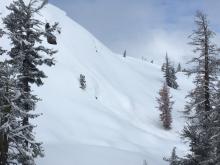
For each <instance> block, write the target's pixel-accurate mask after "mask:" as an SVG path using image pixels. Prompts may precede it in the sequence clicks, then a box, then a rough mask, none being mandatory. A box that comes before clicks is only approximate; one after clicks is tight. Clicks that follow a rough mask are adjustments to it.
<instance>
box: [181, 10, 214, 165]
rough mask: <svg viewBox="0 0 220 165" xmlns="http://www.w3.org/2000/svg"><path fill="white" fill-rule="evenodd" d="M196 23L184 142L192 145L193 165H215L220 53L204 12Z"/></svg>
mask: <svg viewBox="0 0 220 165" xmlns="http://www.w3.org/2000/svg"><path fill="white" fill-rule="evenodd" d="M195 23H196V25H197V29H196V30H194V32H193V34H192V35H191V36H190V37H191V39H192V42H190V44H191V45H193V46H195V49H194V52H196V53H197V54H198V56H197V57H194V58H193V59H192V60H191V61H190V62H192V63H195V67H194V68H192V69H191V70H189V71H188V73H189V74H193V73H194V74H196V77H195V80H194V84H195V86H196V87H195V89H193V90H192V91H191V92H190V93H189V95H188V98H190V101H189V102H188V104H187V105H186V107H185V109H186V113H187V114H188V119H189V122H188V125H187V126H185V128H184V130H183V134H182V136H183V138H185V139H187V140H188V141H189V146H190V151H191V152H190V153H189V154H188V155H187V158H186V159H185V160H184V162H185V164H190V165H200V164H201V165H203V164H204V165H214V164H215V163H213V157H212V152H213V145H212V139H213V136H215V135H214V132H213V120H212V116H213V112H214V111H213V107H214V106H215V97H214V95H215V93H216V92H215V86H216V85H215V84H216V81H217V77H216V72H217V69H218V66H217V61H218V60H217V59H216V55H217V53H218V49H217V48H216V46H215V44H213V43H212V41H211V39H212V38H213V36H214V32H213V31H211V30H210V28H209V24H208V21H207V17H206V15H205V14H203V13H202V12H197V14H196V18H195Z"/></svg>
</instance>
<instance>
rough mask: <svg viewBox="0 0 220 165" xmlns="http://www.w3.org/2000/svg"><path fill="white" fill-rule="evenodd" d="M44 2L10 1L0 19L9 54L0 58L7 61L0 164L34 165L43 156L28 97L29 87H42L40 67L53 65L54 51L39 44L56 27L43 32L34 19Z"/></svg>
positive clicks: (2, 75) (0, 83) (1, 82)
mask: <svg viewBox="0 0 220 165" xmlns="http://www.w3.org/2000/svg"><path fill="white" fill-rule="evenodd" d="M46 3H47V1H46V0H44V1H42V0H30V1H29V2H28V3H25V2H24V1H23V0H16V1H13V2H12V3H11V4H10V5H9V6H7V9H8V10H9V14H8V15H7V16H6V17H5V18H3V24H4V26H5V30H4V32H3V31H2V30H0V36H1V35H2V34H4V35H6V36H7V37H8V38H9V39H10V42H11V44H10V46H11V47H10V50H7V51H3V50H2V49H1V48H0V54H4V55H7V56H8V57H7V58H6V59H7V60H6V59H5V60H4V61H1V62H0V164H1V165H6V164H18V163H19V164H23V165H34V164H35V158H36V157H38V156H43V149H42V146H41V142H37V141H36V140H35V134H34V132H33V129H34V127H35V126H34V125H33V124H32V123H31V121H32V120H33V119H34V118H36V117H38V116H39V114H36V113H34V110H35V107H36V103H37V102H38V101H39V98H38V97H37V96H36V95H34V94H33V93H32V88H31V84H36V85H37V86H41V85H43V81H42V79H43V78H46V75H45V73H44V72H43V71H42V70H40V69H39V66H41V65H48V66H52V65H54V59H53V58H52V57H51V56H52V55H53V54H54V53H56V51H54V50H52V49H50V48H47V47H45V46H44V45H43V44H42V37H46V38H48V36H49V35H52V32H54V31H55V30H56V29H57V25H58V24H57V23H55V24H54V25H53V26H51V27H49V29H46V30H45V29H44V28H43V27H44V25H45V23H44V22H42V21H40V20H38V19H35V16H36V14H38V13H39V11H40V10H41V9H42V8H43V7H44V6H45V5H46Z"/></svg>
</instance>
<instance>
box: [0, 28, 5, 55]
mask: <svg viewBox="0 0 220 165" xmlns="http://www.w3.org/2000/svg"><path fill="white" fill-rule="evenodd" d="M3 34H4V32H3V30H2V29H0V38H1V37H2V36H3ZM4 52H5V50H3V49H2V48H1V47H0V56H1V55H2V54H3V53H4Z"/></svg>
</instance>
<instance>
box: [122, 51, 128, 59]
mask: <svg viewBox="0 0 220 165" xmlns="http://www.w3.org/2000/svg"><path fill="white" fill-rule="evenodd" d="M126 56H127V51H126V50H125V51H124V53H123V57H124V58H125V57H126Z"/></svg>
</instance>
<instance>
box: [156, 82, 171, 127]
mask: <svg viewBox="0 0 220 165" xmlns="http://www.w3.org/2000/svg"><path fill="white" fill-rule="evenodd" d="M159 95H160V97H159V98H157V102H158V105H159V106H158V107H157V108H158V109H159V110H160V112H161V114H160V120H161V121H162V123H163V126H164V128H165V129H171V123H172V116H171V111H172V106H173V104H174V102H173V101H171V98H172V97H171V96H170V92H169V87H168V86H167V84H166V83H164V84H163V87H162V89H161V90H160V91H159Z"/></svg>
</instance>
